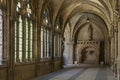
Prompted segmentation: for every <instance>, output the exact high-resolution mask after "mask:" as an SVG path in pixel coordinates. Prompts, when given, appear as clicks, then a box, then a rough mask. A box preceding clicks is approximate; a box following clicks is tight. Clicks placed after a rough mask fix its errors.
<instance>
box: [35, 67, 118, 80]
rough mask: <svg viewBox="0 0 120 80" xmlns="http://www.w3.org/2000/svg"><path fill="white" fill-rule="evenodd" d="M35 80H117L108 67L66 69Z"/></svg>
mask: <svg viewBox="0 0 120 80" xmlns="http://www.w3.org/2000/svg"><path fill="white" fill-rule="evenodd" d="M34 80H116V79H115V78H114V74H113V73H112V70H111V69H110V68H108V67H66V68H65V69H62V70H59V71H57V72H53V73H50V74H47V75H44V76H41V77H38V78H36V79H34Z"/></svg>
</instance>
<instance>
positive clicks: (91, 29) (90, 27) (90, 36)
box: [88, 24, 93, 40]
mask: <svg viewBox="0 0 120 80" xmlns="http://www.w3.org/2000/svg"><path fill="white" fill-rule="evenodd" d="M88 39H89V40H93V27H92V24H90V25H89V27H88Z"/></svg>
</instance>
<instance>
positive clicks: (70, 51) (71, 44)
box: [68, 42, 74, 64]
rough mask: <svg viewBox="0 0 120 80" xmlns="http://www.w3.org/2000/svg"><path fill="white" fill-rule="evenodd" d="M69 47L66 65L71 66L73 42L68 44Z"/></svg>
mask: <svg viewBox="0 0 120 80" xmlns="http://www.w3.org/2000/svg"><path fill="white" fill-rule="evenodd" d="M68 45H69V57H68V64H73V45H74V43H73V42H70V43H68Z"/></svg>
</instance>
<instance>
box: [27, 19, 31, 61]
mask: <svg viewBox="0 0 120 80" xmlns="http://www.w3.org/2000/svg"><path fill="white" fill-rule="evenodd" d="M31 27H32V26H31V25H30V20H28V33H27V34H28V61H30V60H31V58H30V56H31V54H30V53H31V52H30V48H31V44H32V43H31V39H30V38H31V32H30V31H31V30H30V29H31Z"/></svg>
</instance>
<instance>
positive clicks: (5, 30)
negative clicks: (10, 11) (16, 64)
mask: <svg viewBox="0 0 120 80" xmlns="http://www.w3.org/2000/svg"><path fill="white" fill-rule="evenodd" d="M6 15H7V14H5V12H3V21H4V23H3V25H2V28H3V55H2V61H5V60H7V37H6V36H8V35H7V24H6V23H7V21H6V17H7V16H6Z"/></svg>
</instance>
